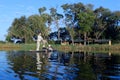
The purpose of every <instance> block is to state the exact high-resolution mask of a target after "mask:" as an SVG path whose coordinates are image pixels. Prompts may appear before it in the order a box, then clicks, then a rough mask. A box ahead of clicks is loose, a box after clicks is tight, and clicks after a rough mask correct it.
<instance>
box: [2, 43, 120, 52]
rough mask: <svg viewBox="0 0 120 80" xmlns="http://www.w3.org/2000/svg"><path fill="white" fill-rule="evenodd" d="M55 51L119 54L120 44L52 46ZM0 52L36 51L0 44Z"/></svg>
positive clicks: (25, 46)
mask: <svg viewBox="0 0 120 80" xmlns="http://www.w3.org/2000/svg"><path fill="white" fill-rule="evenodd" d="M52 46H53V48H54V49H55V50H59V51H64V52H70V51H87V52H95V51H99V52H101V51H102V52H120V44H114V45H111V46H109V45H107V44H94V45H87V46H84V45H74V46H73V45H55V44H53V45H52ZM0 50H21V51H30V50H36V44H35V43H34V44H12V43H5V44H0Z"/></svg>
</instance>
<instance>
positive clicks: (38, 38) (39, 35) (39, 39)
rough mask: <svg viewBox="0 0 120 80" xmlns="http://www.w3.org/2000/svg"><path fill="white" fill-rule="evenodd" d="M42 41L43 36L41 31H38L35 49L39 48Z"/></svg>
mask: <svg viewBox="0 0 120 80" xmlns="http://www.w3.org/2000/svg"><path fill="white" fill-rule="evenodd" d="M42 41H43V37H42V36H41V33H39V34H38V36H37V48H36V50H37V51H39V48H40V45H41V42H42Z"/></svg>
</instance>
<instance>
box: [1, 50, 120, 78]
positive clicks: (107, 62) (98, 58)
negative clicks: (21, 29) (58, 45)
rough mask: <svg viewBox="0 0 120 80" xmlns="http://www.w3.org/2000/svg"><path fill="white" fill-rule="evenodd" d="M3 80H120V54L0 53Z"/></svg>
mask: <svg viewBox="0 0 120 80" xmlns="http://www.w3.org/2000/svg"><path fill="white" fill-rule="evenodd" d="M0 80H120V54H119V53H118V54H114V53H88V52H69V53H64V52H58V51H55V52H49V53H45V52H32V51H26V52H25V51H0Z"/></svg>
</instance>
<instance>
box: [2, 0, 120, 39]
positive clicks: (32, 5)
mask: <svg viewBox="0 0 120 80" xmlns="http://www.w3.org/2000/svg"><path fill="white" fill-rule="evenodd" d="M78 2H82V3H83V4H85V5H86V4H89V3H90V4H93V5H94V8H98V7H100V6H103V7H104V8H108V9H110V10H111V11H120V0H1V1H0V40H3V41H4V40H5V35H6V34H7V30H8V28H9V27H10V26H11V24H12V22H13V20H14V19H15V18H19V17H21V16H26V17H28V16H30V15H33V14H38V9H39V8H40V7H46V8H47V9H50V8H51V7H57V8H60V6H61V5H62V4H66V3H69V4H73V3H78ZM58 10H59V12H61V11H60V10H61V9H58Z"/></svg>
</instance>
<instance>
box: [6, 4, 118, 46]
mask: <svg viewBox="0 0 120 80" xmlns="http://www.w3.org/2000/svg"><path fill="white" fill-rule="evenodd" d="M61 8H62V9H63V13H58V9H56V8H50V9H49V10H47V9H46V7H42V8H39V9H38V11H39V14H35V15H34V14H33V15H31V16H29V17H26V16H21V17H20V18H15V19H14V20H13V22H12V24H11V26H10V27H9V30H8V34H7V36H6V40H7V41H8V42H12V41H13V40H15V39H21V40H23V42H25V43H31V42H34V40H35V39H36V36H37V34H38V33H39V32H41V33H42V36H43V37H44V39H48V40H63V41H65V40H71V41H72V42H74V40H84V44H86V41H88V40H92V39H97V40H98V39H110V40H112V41H115V42H118V41H119V40H120V11H110V10H109V9H106V8H103V7H99V8H96V9H93V5H92V4H87V5H84V4H83V3H81V2H80V3H73V4H63V5H61ZM53 27H54V28H55V29H57V31H55V32H52V31H51V29H52V28H53Z"/></svg>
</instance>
